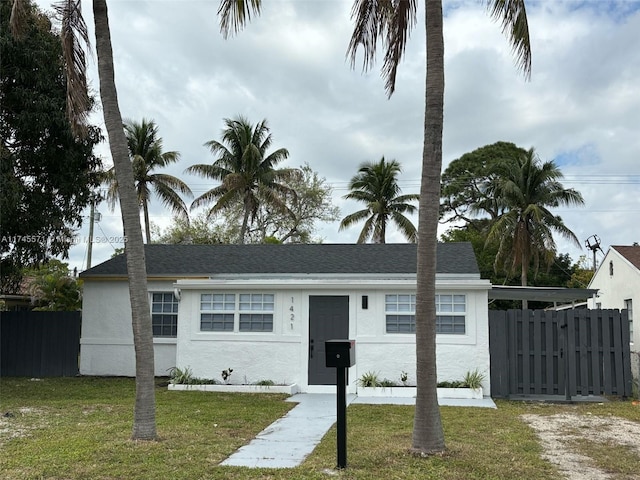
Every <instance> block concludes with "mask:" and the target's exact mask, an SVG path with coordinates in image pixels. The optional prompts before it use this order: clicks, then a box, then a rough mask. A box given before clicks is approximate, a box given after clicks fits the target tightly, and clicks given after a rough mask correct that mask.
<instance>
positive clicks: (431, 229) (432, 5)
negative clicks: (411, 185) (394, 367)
mask: <svg viewBox="0 0 640 480" xmlns="http://www.w3.org/2000/svg"><path fill="white" fill-rule="evenodd" d="M442 22H443V18H442V0H427V2H426V28H427V79H426V93H425V97H426V108H425V120H424V149H423V152H422V178H421V186H420V208H419V211H418V222H419V223H418V259H417V262H418V269H417V295H416V377H417V378H416V379H417V387H418V388H417V396H416V413H415V419H414V424H413V449H414V451H415V452H417V453H420V454H423V455H424V454H432V453H436V452H441V451H443V450H444V448H445V445H444V432H443V430H442V420H441V418H440V409H439V407H438V394H437V386H438V377H437V372H436V305H435V296H436V248H437V243H438V242H437V229H438V210H439V207H440V170H441V169H442V128H443V122H444V119H443V110H444V39H443V31H442Z"/></svg>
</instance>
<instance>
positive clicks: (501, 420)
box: [0, 378, 640, 480]
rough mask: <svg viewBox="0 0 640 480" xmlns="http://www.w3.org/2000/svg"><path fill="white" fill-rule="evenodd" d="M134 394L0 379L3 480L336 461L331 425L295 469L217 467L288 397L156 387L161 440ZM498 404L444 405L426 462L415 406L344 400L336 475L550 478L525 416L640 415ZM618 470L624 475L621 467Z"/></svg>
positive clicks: (189, 473) (103, 385)
mask: <svg viewBox="0 0 640 480" xmlns="http://www.w3.org/2000/svg"><path fill="white" fill-rule="evenodd" d="M133 399H134V382H133V380H131V379H122V378H69V379H44V380H42V381H39V382H34V381H30V380H28V379H2V380H0V415H2V414H4V413H6V412H11V413H12V414H13V415H14V416H12V417H7V418H4V417H3V418H1V419H0V451H1V452H2V454H1V455H0V478H2V479H16V480H17V479H40V478H46V479H71V478H73V479H104V480H106V479H136V480H137V479H143V480H144V479H153V480H156V479H158V478H167V479H201V478H202V479H204V478H206V479H250V478H265V479H326V478H328V477H329V474H328V473H327V471H328V470H332V469H333V468H334V466H335V463H336V440H335V429H331V430H330V431H329V432H328V434H327V435H326V436H325V437H324V439H323V441H322V442H321V443H320V444H319V445H318V447H317V448H316V449H315V451H314V452H313V453H312V454H311V455H310V456H309V458H308V459H307V460H306V461H305V462H304V463H303V465H301V466H300V467H298V468H294V469H262V470H254V469H248V468H239V467H221V466H219V465H218V464H219V463H220V462H221V461H222V460H223V459H224V458H226V457H227V456H228V455H230V454H231V453H233V452H234V451H235V450H236V449H237V448H239V447H240V446H241V445H244V444H246V443H248V442H249V441H250V440H251V439H252V438H253V437H254V436H255V435H256V434H257V433H258V432H259V431H260V430H262V429H263V428H264V427H266V426H267V425H269V424H270V423H272V422H273V421H274V420H276V419H277V418H279V417H280V416H282V415H283V414H284V413H286V412H287V411H288V410H289V409H290V408H292V407H293V406H294V404H292V403H289V402H284V399H285V396H284V395H277V394H239V393H229V394H224V393H211V392H175V391H168V390H167V389H166V387H164V386H162V387H158V389H157V392H156V401H157V423H158V433H159V436H160V440H159V441H157V442H134V441H131V440H130V434H131V426H132V417H133ZM497 403H498V407H499V408H498V409H497V410H492V409H480V408H454V407H442V408H441V414H442V420H443V425H444V429H445V440H446V444H447V452H446V453H445V454H444V455H442V456H437V457H431V458H427V459H422V458H417V457H415V456H413V455H411V454H410V453H409V449H410V446H411V429H412V422H413V411H414V409H413V407H410V406H398V405H351V406H350V407H349V409H348V413H347V421H348V468H347V469H346V470H344V471H341V472H339V473H337V475H335V477H337V478H343V479H344V478H347V479H351V478H354V479H380V478H385V479H404V478H409V479H411V478H421V479H434V480H435V479H447V480H457V479H460V480H462V479H465V480H466V479H470V480H474V479H477V480H489V479H519V478H526V479H532V480H547V479H548V480H551V479H554V480H555V479H557V478H558V477H559V474H558V472H557V470H556V469H555V467H553V466H552V465H551V464H549V463H548V462H546V461H544V460H542V459H541V456H540V454H541V447H540V445H539V443H538V440H537V437H536V435H535V433H534V432H533V430H532V429H531V428H529V427H528V426H527V425H526V424H525V423H524V422H523V421H521V420H520V415H522V414H525V413H535V414H539V415H551V414H554V413H559V412H563V411H573V412H575V413H584V414H587V412H589V413H591V414H593V415H616V416H619V417H624V418H627V419H629V420H632V421H636V422H640V407H638V406H632V405H631V402H611V403H607V404H603V405H597V404H595V405H594V404H589V405H580V406H572V405H568V406H559V405H538V404H526V403H516V402H506V401H501V402H497ZM590 448H592V449H593V450H594V452H595V453H596V454H597V455H598V457H599V458H602V460H597V459H596V461H597V462H598V463H600V462H604V461H605V460H604V459H606V458H607V456H608V453H607V451H608V449H615V448H616V446H615V445H601V446H597V447H590ZM619 450H620V452H626V453H629V454H630V453H631V452H628V451H627V450H624V449H619ZM620 452H618V453H617V455H622V456H624V458H628V460H626V461H623V460H621V459H620V458H618V459H616V460H615V463H616V464H620V463H622V464H624V465H626V464H627V463H628V464H629V465H632V464H633V462H637V455H636V456H634V455H630V456H629V455H627V456H625V454H624V453H620ZM625 462H626V463H625ZM605 466H606V465H605ZM608 468H609V469H610V470H611V466H608ZM613 471H616V470H613ZM616 472H619V473H621V474H623V475H624V474H626V473H627V472H628V470H627V469H626V467H625V468H622V469H621V470H617V471H616Z"/></svg>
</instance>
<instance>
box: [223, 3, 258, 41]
mask: <svg viewBox="0 0 640 480" xmlns="http://www.w3.org/2000/svg"><path fill="white" fill-rule="evenodd" d="M261 6H262V2H261V0H222V1H221V2H220V8H218V16H219V17H220V31H221V32H222V36H223V37H224V38H225V39H226V38H228V37H229V34H230V33H231V34H234V35H235V34H236V33H238V32H239V31H240V30H242V28H244V26H245V24H247V23H248V22H250V21H251V14H252V13H253V14H255V15H256V16H258V15H260V8H261Z"/></svg>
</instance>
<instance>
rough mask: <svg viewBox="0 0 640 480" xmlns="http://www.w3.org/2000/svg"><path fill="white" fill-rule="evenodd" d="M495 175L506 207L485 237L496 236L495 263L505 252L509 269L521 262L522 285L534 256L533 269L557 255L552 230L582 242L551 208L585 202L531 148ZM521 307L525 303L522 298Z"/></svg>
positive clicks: (500, 167) (499, 166)
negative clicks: (496, 253)
mask: <svg viewBox="0 0 640 480" xmlns="http://www.w3.org/2000/svg"><path fill="white" fill-rule="evenodd" d="M495 176H496V178H497V179H498V181H497V186H496V196H497V197H499V198H500V200H501V203H502V204H503V205H505V207H506V209H507V211H506V213H504V214H503V215H501V216H500V217H499V218H498V219H497V220H496V222H495V223H494V224H493V226H492V227H491V230H490V231H489V235H488V237H487V241H492V240H497V241H499V250H498V256H497V257H496V262H498V261H499V260H500V259H503V258H505V256H506V257H508V258H509V259H510V263H511V268H512V269H513V268H517V267H518V266H520V267H521V275H520V280H521V284H522V286H526V285H527V284H528V278H527V272H528V270H529V266H530V264H531V261H532V260H533V262H534V268H535V270H536V271H537V269H538V266H539V264H540V261H541V260H542V262H543V263H544V264H547V265H548V264H549V263H550V262H552V261H553V259H554V258H555V256H556V244H555V242H554V240H553V233H554V232H555V233H558V234H560V235H561V236H562V237H564V238H566V239H567V240H570V241H572V242H573V243H574V244H576V245H578V246H580V242H579V241H578V239H577V237H576V236H575V235H574V233H573V232H572V231H571V230H569V228H567V226H566V225H565V224H564V223H563V222H562V219H561V218H560V217H557V216H555V215H553V213H551V212H550V211H549V208H553V207H559V206H572V205H583V204H584V200H583V198H582V195H581V194H580V192H578V191H576V190H574V189H572V188H569V189H565V188H564V187H563V186H562V184H561V183H560V182H559V180H561V179H562V178H563V175H562V172H560V170H559V169H558V167H557V166H556V165H555V163H554V162H553V161H550V162H544V163H542V162H541V161H540V159H539V158H538V156H537V155H536V153H535V151H534V149H533V148H532V149H530V150H529V151H527V152H526V153H524V154H523V155H522V156H521V157H520V158H519V159H518V160H517V161H516V162H501V163H499V164H498V165H497V166H496V167H495ZM522 308H527V301H526V300H523V301H522Z"/></svg>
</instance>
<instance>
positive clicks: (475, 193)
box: [440, 142, 526, 226]
mask: <svg viewBox="0 0 640 480" xmlns="http://www.w3.org/2000/svg"><path fill="white" fill-rule="evenodd" d="M524 153H526V150H524V149H522V148H520V147H517V146H516V145H515V144H513V143H509V142H497V143H494V144H492V145H485V146H484V147H481V148H477V149H476V150H474V151H472V152H469V153H465V154H464V155H462V156H461V157H460V158H457V159H455V160H453V161H452V162H451V163H450V164H449V166H448V167H447V168H446V170H445V171H444V173H443V174H442V192H441V194H440V198H441V204H440V215H441V217H445V218H446V222H452V221H458V220H463V221H464V222H465V223H467V224H469V225H471V226H473V225H474V222H475V220H476V219H477V217H478V216H481V217H485V216H487V215H488V216H489V218H490V219H492V220H495V219H497V218H498V217H499V216H500V215H502V213H503V212H504V205H503V204H502V203H501V202H500V197H499V196H498V195H496V192H495V190H496V182H497V177H496V172H495V166H496V165H497V164H498V163H501V162H504V161H517V159H518V158H519V157H520V156H522V155H523V154H524Z"/></svg>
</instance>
